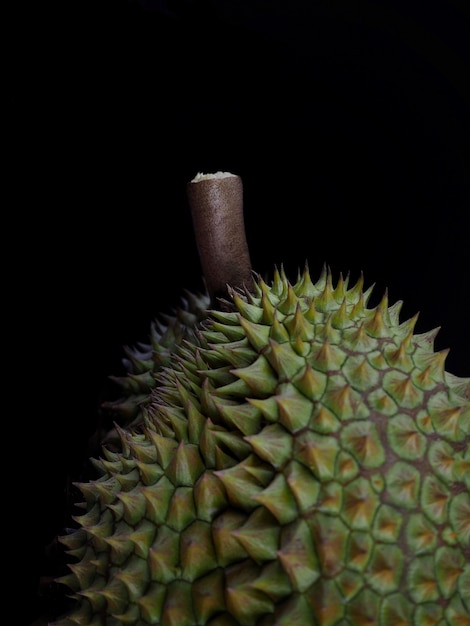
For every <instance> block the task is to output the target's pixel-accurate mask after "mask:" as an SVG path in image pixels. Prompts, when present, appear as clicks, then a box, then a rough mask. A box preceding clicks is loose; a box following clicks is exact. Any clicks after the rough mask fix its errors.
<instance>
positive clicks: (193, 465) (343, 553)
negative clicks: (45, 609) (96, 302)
mask: <svg viewBox="0 0 470 626" xmlns="http://www.w3.org/2000/svg"><path fill="white" fill-rule="evenodd" d="M370 295H371V290H370V289H369V290H364V289H363V280H362V277H361V278H360V279H359V280H358V281H357V283H356V284H355V285H354V286H353V287H351V288H349V287H348V280H343V278H342V277H340V279H339V281H338V282H337V284H336V286H334V285H333V283H332V277H331V273H330V272H329V271H327V270H326V269H324V271H323V272H322V273H321V276H320V277H319V279H318V281H317V282H316V283H313V282H312V281H311V279H310V274H309V271H308V268H307V267H306V268H305V271H304V272H303V274H302V275H301V276H300V277H299V278H298V280H297V282H296V283H295V284H291V283H290V282H289V281H288V280H287V278H286V276H285V274H284V272H283V271H280V272H279V271H275V273H274V279H273V281H272V284H271V285H268V284H267V283H266V282H264V281H263V280H261V279H260V278H259V279H258V280H257V282H256V289H255V292H254V293H251V294H250V293H245V294H244V293H239V292H232V293H231V297H232V302H233V306H234V308H233V311H224V312H221V311H211V312H210V314H209V315H208V317H207V318H206V320H205V321H204V322H203V323H202V324H201V325H200V327H199V328H198V330H197V331H195V333H194V337H193V338H192V340H191V341H183V342H182V344H181V345H180V346H179V348H177V349H176V350H175V353H174V354H173V355H172V357H171V359H170V363H169V364H168V366H166V367H163V368H161V370H160V371H159V372H158V374H157V375H156V382H157V384H156V385H155V386H154V387H153V389H152V391H151V394H150V398H149V401H148V403H147V404H146V405H145V407H144V408H143V413H144V420H143V430H142V432H140V433H136V432H129V431H126V430H124V429H119V430H118V432H119V436H120V440H121V446H120V450H119V451H118V452H113V451H110V450H108V449H106V448H104V449H103V456H102V457H101V458H100V459H97V460H95V465H96V467H97V469H98V470H99V471H100V473H101V476H100V478H98V479H97V480H95V481H91V482H89V483H84V484H80V485H78V486H79V487H80V489H81V491H82V493H83V496H84V499H85V502H84V505H83V506H84V509H85V512H84V513H83V514H81V515H79V516H77V517H76V522H77V524H78V525H79V529H78V530H77V531H76V532H75V533H74V534H72V535H71V536H67V537H64V538H63V542H64V544H65V545H66V546H67V547H68V548H69V549H70V551H71V554H72V555H75V556H76V559H77V562H76V563H75V564H72V565H71V567H70V570H71V572H70V574H69V575H68V577H66V578H65V579H63V580H62V582H64V583H66V584H67V585H68V586H69V587H70V589H71V590H72V592H73V594H74V596H73V597H74V598H75V599H76V607H75V608H74V609H73V610H72V611H71V613H70V614H69V615H67V616H65V617H64V618H63V619H61V620H59V621H58V622H56V626H91V625H94V626H95V625H96V626H105V625H106V626H110V625H112V626H117V625H118V624H119V625H125V624H130V625H132V626H137V625H138V626H143V625H146V624H157V625H161V626H168V625H178V626H196V625H197V626H222V625H225V624H227V625H231V626H237V625H238V626H274V625H276V626H281V625H289V626H363V625H364V624H374V625H377V626H390V624H393V625H397V624H403V625H405V624H406V625H410V626H415V625H417V624H428V623H429V624H431V623H436V624H437V623H438V624H439V625H440V626H455V625H456V624H464V623H468V622H469V620H470V566H469V563H470V486H469V482H468V476H469V474H470V403H469V401H468V399H467V397H466V396H467V393H468V388H469V380H464V379H459V378H457V377H453V376H450V375H449V374H448V373H447V372H446V371H445V356H446V354H447V352H446V351H444V352H434V347H433V333H425V334H421V335H420V334H414V327H415V324H416V319H417V318H416V317H414V318H412V319H411V320H408V321H406V322H404V323H399V319H398V315H399V311H400V303H397V304H396V305H393V306H389V303H388V300H387V295H386V294H385V295H384V296H383V298H382V299H381V301H380V302H379V304H378V305H377V306H374V307H371V308H367V305H368V300H369V297H370ZM432 620H435V621H434V622H433V621H432Z"/></svg>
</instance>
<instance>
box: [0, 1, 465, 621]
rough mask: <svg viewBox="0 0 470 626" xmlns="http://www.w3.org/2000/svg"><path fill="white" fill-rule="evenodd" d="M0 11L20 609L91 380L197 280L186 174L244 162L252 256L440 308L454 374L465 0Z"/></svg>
mask: <svg viewBox="0 0 470 626" xmlns="http://www.w3.org/2000/svg"><path fill="white" fill-rule="evenodd" d="M418 5H420V6H418ZM8 17H9V18H10V17H11V20H10V21H9V22H7V33H6V35H7V41H8V43H9V45H8V51H7V80H8V83H7V89H6V92H7V96H6V98H7V104H8V105H9V106H8V113H7V116H6V117H5V120H6V124H5V126H6V129H5V130H6V133H5V134H6V137H7V140H8V141H7V142H6V143H5V145H6V154H7V160H8V164H7V168H6V182H7V186H6V189H7V194H6V196H5V197H6V201H5V202H6V205H4V214H5V215H6V216H8V219H7V218H5V219H6V221H5V224H4V226H5V230H4V249H5V250H6V256H5V262H4V269H5V271H4V277H5V280H4V284H5V287H6V290H7V291H6V292H7V293H8V294H11V296H10V295H9V296H8V298H7V305H6V304H5V303H4V309H5V311H6V313H8V314H9V315H12V318H13V319H12V323H11V324H10V325H9V324H5V325H4V333H5V335H4V340H5V344H6V343H9V342H10V343H11V342H12V340H13V343H14V346H15V347H14V354H15V357H16V359H11V360H10V361H9V362H8V370H9V372H10V378H11V385H10V387H9V388H8V389H7V390H6V393H5V396H6V397H7V398H9V399H10V402H11V401H12V399H13V404H14V406H15V408H14V409H9V410H8V411H7V414H8V415H10V416H11V415H13V420H12V423H10V422H9V427H10V429H11V430H12V432H13V433H14V434H15V440H16V441H19V447H20V448H21V460H22V462H21V467H22V472H23V473H22V475H21V476H22V477H21V480H20V481H19V484H18V489H17V498H18V499H19V500H21V503H20V504H22V506H23V507H24V508H25V509H26V512H25V515H26V518H27V521H28V524H29V536H28V542H27V543H28V552H29V560H28V564H29V565H28V574H27V580H28V581H29V580H31V582H30V583H28V584H27V589H26V593H30V594H31V602H30V603H29V605H28V606H29V613H31V615H30V616H28V619H32V618H33V617H34V616H35V615H36V613H37V612H38V611H40V609H41V606H38V600H37V599H36V586H37V580H38V577H39V574H40V573H41V567H43V563H42V558H43V557H42V554H43V547H44V545H46V544H47V543H48V542H49V541H51V540H52V539H53V538H54V537H55V536H56V534H57V533H58V532H60V531H61V529H62V528H63V527H64V525H66V524H67V522H68V519H67V513H68V512H67V507H66V506H65V502H66V500H67V495H66V492H67V489H68V484H69V481H70V478H71V477H72V478H73V477H74V476H75V475H76V474H77V473H78V472H79V468H80V467H81V464H82V462H83V458H84V456H86V454H87V440H88V437H89V436H90V433H91V432H92V431H93V429H94V427H95V425H96V419H97V407H98V404H99V402H100V400H101V399H102V397H103V395H105V394H106V393H107V385H108V382H107V376H108V375H109V374H114V373H119V372H120V371H121V370H120V367H121V361H120V359H121V356H122V347H123V346H124V345H133V344H135V343H136V342H138V341H144V340H146V338H147V334H148V330H149V326H150V322H151V320H152V319H153V318H155V317H156V316H157V315H158V314H159V312H169V311H170V310H171V309H172V307H173V306H175V305H177V304H179V302H180V300H179V299H180V297H181V295H182V293H183V290H184V289H190V290H199V289H200V288H201V286H202V282H201V270H200V266H199V259H198V255H197V250H196V245H195V241H194V238H193V231H192V223H191V218H190V213H189V209H188V206H187V201H186V184H187V182H188V181H189V180H190V179H191V178H192V177H193V176H194V175H195V174H196V173H197V172H198V171H203V172H209V171H216V170H228V171H231V172H233V173H236V174H239V175H240V176H241V177H242V179H243V184H244V199H245V223H246V230H247V238H248V242H249V246H250V253H251V259H252V265H253V268H254V269H255V270H256V271H258V272H259V273H261V274H263V275H264V276H267V277H269V276H270V275H271V273H272V269H273V267H274V265H277V266H278V267H279V266H280V265H283V266H284V268H285V270H286V272H287V274H288V275H290V276H291V277H292V278H293V279H295V277H296V274H297V270H298V269H299V268H303V266H304V263H305V261H308V264H309V267H310V271H311V273H312V277H313V278H314V279H315V278H316V277H317V276H318V275H319V273H320V270H321V267H322V265H323V264H324V263H326V264H328V265H329V266H330V267H331V269H332V271H333V275H334V277H335V278H336V279H337V277H338V276H339V273H340V272H342V273H343V274H344V275H346V274H347V273H348V272H349V273H350V276H351V280H353V281H354V280H355V279H357V278H358V277H359V275H360V272H363V273H364V277H365V282H366V286H369V285H371V284H373V283H375V285H376V287H375V291H374V294H377V298H378V297H380V296H382V294H383V293H384V291H385V289H386V288H387V289H388V295H389V298H390V301H391V302H395V301H396V300H403V301H404V305H403V308H402V314H401V318H402V320H403V321H404V320H405V319H408V318H409V317H411V316H412V315H414V314H415V313H417V312H419V319H418V323H417V327H416V330H417V332H424V331H427V330H431V329H433V328H435V327H441V330H440V331H439V334H438V335H437V338H436V341H435V348H436V349H437V350H440V349H446V348H450V352H449V355H448V357H447V361H446V369H447V370H448V371H450V372H452V373H454V374H456V375H458V376H463V377H468V376H470V364H469V359H468V354H469V349H470V339H469V283H470V281H469V269H470V262H469V261H470V259H469V233H470V228H469V225H468V215H469V208H470V157H469V144H470V141H469V140H470V100H469V95H468V91H467V89H468V87H469V84H470V83H469V76H470V74H469V68H470V64H469V61H470V56H469V49H468V40H469V33H470V30H469V25H470V14H469V9H468V5H467V4H466V3H465V2H463V1H462V2H458V1H457V0H456V1H451V0H448V1H444V2H438V3H432V6H430V5H429V3H426V5H425V9H424V8H423V5H422V3H417V2H416V3H412V2H404V1H403V2H400V1H397V0H395V1H394V2H372V1H370V2H361V1H357V2H351V1H348V2H346V1H344V2H339V1H332V2H320V1H316V2H314V1H312V2H300V1H291V2H284V3H281V2H261V1H258V2H257V1H253V0H251V1H249V0H246V1H245V2H243V1H240V2H235V1H234V0H233V1H232V2H229V1H220V2H216V1H215V0H214V1H213V2H210V1H206V2H202V1H201V2H197V1H196V0H194V1H189V0H187V1H186V2H185V1H177V0H175V1H174V2H170V0H169V1H168V2H163V1H161V2H158V0H154V1H153V2H152V0H146V1H144V0H141V1H137V0H136V1H131V0H112V1H111V0H93V2H91V1H90V0H88V1H82V2H75V3H61V4H60V5H57V6H56V5H52V4H49V5H41V4H39V3H37V4H35V6H34V7H33V8H31V9H27V8H26V5H23V6H21V4H20V5H17V6H16V8H15V10H14V11H13V10H12V13H11V15H8ZM5 206H6V207H7V209H6V211H5ZM4 254H5V253H4ZM12 328H14V329H15V332H14V334H12V331H11V329H12ZM11 473H12V475H15V474H16V471H13V469H12V470H11ZM15 480H17V479H15ZM14 489H15V485H14ZM28 577H29V578H28ZM39 604H40V603H39Z"/></svg>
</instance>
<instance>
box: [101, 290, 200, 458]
mask: <svg viewBox="0 0 470 626" xmlns="http://www.w3.org/2000/svg"><path fill="white" fill-rule="evenodd" d="M209 304H210V298H209V295H208V293H207V291H201V292H198V293H193V292H190V291H186V292H185V294H184V296H183V298H182V299H181V302H180V305H179V306H178V307H176V308H175V309H174V310H173V311H171V312H170V313H168V314H163V313H162V314H160V315H159V316H158V318H156V319H154V320H153V321H152V323H151V325H150V333H149V337H148V341H147V342H140V343H137V344H136V345H134V346H125V347H124V357H123V359H122V365H123V368H124V375H122V376H109V379H110V380H111V381H112V382H113V383H115V385H116V386H117V388H118V389H119V391H120V394H119V397H118V398H117V399H114V400H107V401H105V402H103V403H102V404H101V410H102V420H101V422H100V426H99V434H98V436H97V437H95V439H97V440H98V442H99V445H100V446H101V445H105V446H106V447H107V448H108V449H119V448H120V435H119V433H118V430H117V428H119V427H121V428H126V429H127V430H138V429H139V428H140V427H141V426H142V424H143V421H144V416H143V410H142V406H143V405H145V404H146V402H147V401H148V398H149V396H150V393H151V391H152V389H153V388H154V387H155V384H156V375H157V374H158V372H160V371H161V370H162V369H163V368H164V367H167V366H169V364H170V359H171V355H172V354H173V352H174V351H175V349H176V347H177V346H179V345H181V344H182V342H183V341H185V340H187V341H193V340H194V331H195V328H196V327H197V325H198V324H199V322H201V321H202V320H203V319H204V318H205V317H206V315H207V311H208V307H209Z"/></svg>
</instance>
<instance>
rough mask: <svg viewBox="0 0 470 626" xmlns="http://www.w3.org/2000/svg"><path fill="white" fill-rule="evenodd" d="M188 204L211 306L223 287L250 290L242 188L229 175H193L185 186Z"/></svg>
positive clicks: (221, 296) (216, 303) (223, 291)
mask: <svg viewBox="0 0 470 626" xmlns="http://www.w3.org/2000/svg"><path fill="white" fill-rule="evenodd" d="M187 196H188V202H189V206H190V209H191V215H192V219H193V225H194V233H195V236H196V244H197V248H198V252H199V258H200V261H201V266H202V271H203V275H204V280H205V283H206V287H207V290H208V293H209V296H210V298H211V302H212V306H219V307H220V306H221V303H220V299H226V298H227V295H228V289H227V287H228V286H230V287H232V288H247V289H251V287H252V285H253V275H252V272H251V261H250V255H249V250H248V244H247V241H246V234H245V223H244V219H243V184H242V179H241V178H240V176H237V175H236V174H231V173H229V172H216V173H215V174H197V176H195V178H193V180H191V181H190V182H189V183H188V185H187Z"/></svg>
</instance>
